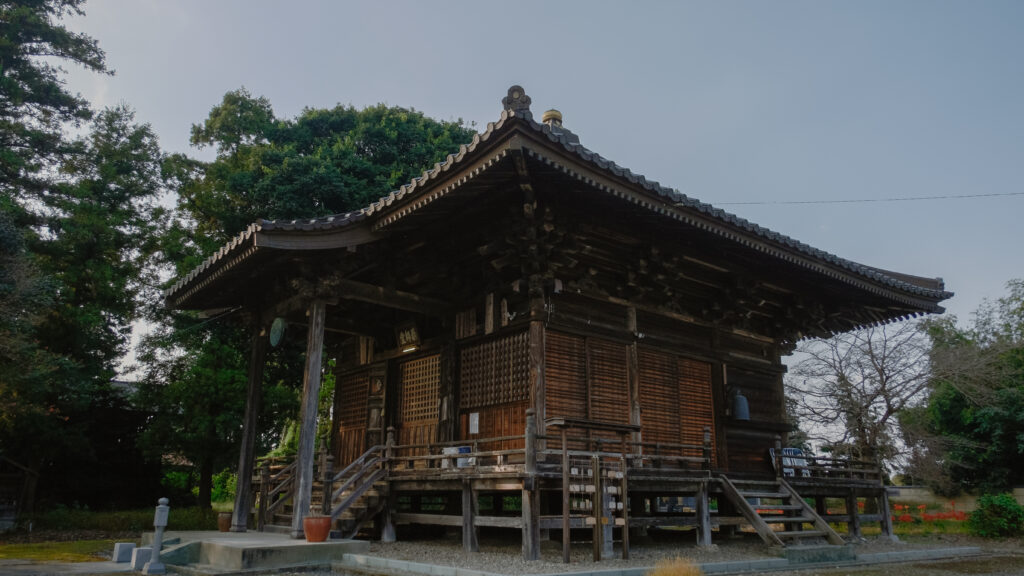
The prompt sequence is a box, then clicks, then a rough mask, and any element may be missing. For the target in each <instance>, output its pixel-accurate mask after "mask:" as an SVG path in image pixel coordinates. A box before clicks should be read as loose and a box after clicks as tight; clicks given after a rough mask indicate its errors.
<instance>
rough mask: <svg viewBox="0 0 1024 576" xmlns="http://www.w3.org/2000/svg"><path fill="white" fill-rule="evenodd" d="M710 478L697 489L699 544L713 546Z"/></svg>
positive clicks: (702, 481)
mask: <svg viewBox="0 0 1024 576" xmlns="http://www.w3.org/2000/svg"><path fill="white" fill-rule="evenodd" d="M708 482H709V481H708V480H701V482H700V488H698V489H697V546H702V547H708V546H711V498H710V495H709V494H708V493H709V492H710V490H709V486H708Z"/></svg>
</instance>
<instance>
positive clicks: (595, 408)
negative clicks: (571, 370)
mask: <svg viewBox="0 0 1024 576" xmlns="http://www.w3.org/2000/svg"><path fill="white" fill-rule="evenodd" d="M587 344H588V346H589V348H590V350H589V354H590V419H591V420H597V421H598V422H609V423H613V424H629V374H628V370H629V368H628V367H629V346H628V345H626V344H620V343H616V342H610V341H607V340H601V339H598V338H589V339H588V341H587Z"/></svg>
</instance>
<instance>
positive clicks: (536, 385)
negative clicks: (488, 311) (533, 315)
mask: <svg viewBox="0 0 1024 576" xmlns="http://www.w3.org/2000/svg"><path fill="white" fill-rule="evenodd" d="M538 305H539V306H540V307H541V309H542V310H543V307H544V303H543V301H541V302H540V303H539V304H538ZM529 347H530V352H529V353H530V381H529V383H528V384H529V386H530V400H531V401H532V402H531V403H530V406H532V407H533V413H534V415H535V416H536V417H537V419H538V421H539V422H540V425H543V423H544V395H545V391H544V323H543V322H541V321H540V320H532V321H530V344H529ZM534 432H536V430H535V431H534Z"/></svg>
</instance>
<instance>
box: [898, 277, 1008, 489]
mask: <svg viewBox="0 0 1024 576" xmlns="http://www.w3.org/2000/svg"><path fill="white" fill-rule="evenodd" d="M1008 291H1009V294H1008V295H1007V296H1005V297H1003V298H1000V299H998V300H997V301H995V302H988V301H986V302H985V303H984V304H982V306H981V307H979V309H978V310H977V311H976V312H975V314H974V316H973V322H972V323H971V324H970V325H968V326H966V327H961V326H958V325H957V323H956V319H955V318H944V319H941V320H934V321H931V322H929V323H928V335H929V336H930V337H931V341H932V349H931V358H932V363H933V364H934V366H935V367H936V371H935V376H934V377H933V379H932V381H931V386H930V394H929V397H928V402H927V405H926V406H924V407H921V408H919V409H917V410H915V411H913V412H911V413H910V414H908V415H907V426H906V428H907V430H908V444H910V445H911V446H912V447H913V449H914V458H913V460H912V462H911V463H912V467H911V471H912V472H913V473H914V475H915V476H916V477H917V478H919V479H921V480H924V481H926V482H928V483H929V484H932V485H933V486H935V487H937V488H939V489H941V490H944V491H951V490H957V489H966V490H980V491H983V492H1001V491H1004V490H1009V489H1010V488H1012V487H1013V486H1015V485H1020V484H1022V483H1024V458H1022V456H1024V280H1014V281H1011V282H1010V283H1009V285H1008Z"/></svg>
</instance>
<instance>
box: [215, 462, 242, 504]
mask: <svg viewBox="0 0 1024 576" xmlns="http://www.w3.org/2000/svg"><path fill="white" fill-rule="evenodd" d="M237 483H238V475H237V474H235V473H234V472H232V471H231V470H230V469H229V468H225V469H224V470H223V471H221V472H220V473H218V474H214V475H213V489H212V492H211V493H210V500H213V501H214V502H230V501H233V500H234V499H235V486H236V484H237Z"/></svg>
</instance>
